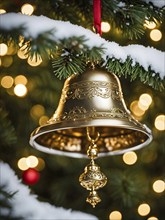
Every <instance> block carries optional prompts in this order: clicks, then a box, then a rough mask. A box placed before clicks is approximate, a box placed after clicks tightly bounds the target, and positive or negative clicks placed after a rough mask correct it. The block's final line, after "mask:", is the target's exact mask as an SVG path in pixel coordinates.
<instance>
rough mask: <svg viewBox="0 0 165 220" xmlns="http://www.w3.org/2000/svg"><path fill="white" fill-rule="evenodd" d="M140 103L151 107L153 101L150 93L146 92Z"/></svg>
mask: <svg viewBox="0 0 165 220" xmlns="http://www.w3.org/2000/svg"><path fill="white" fill-rule="evenodd" d="M139 103H140V104H141V105H143V106H145V107H149V106H150V105H151V103H152V97H151V96H150V95H149V94H147V93H144V94H142V95H141V96H140V98H139Z"/></svg>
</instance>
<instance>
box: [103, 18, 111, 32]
mask: <svg viewBox="0 0 165 220" xmlns="http://www.w3.org/2000/svg"><path fill="white" fill-rule="evenodd" d="M110 29H111V26H110V24H109V23H108V22H104V21H103V22H101V30H102V32H104V33H107V32H109V31H110Z"/></svg>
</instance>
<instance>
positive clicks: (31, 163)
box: [26, 155, 38, 168]
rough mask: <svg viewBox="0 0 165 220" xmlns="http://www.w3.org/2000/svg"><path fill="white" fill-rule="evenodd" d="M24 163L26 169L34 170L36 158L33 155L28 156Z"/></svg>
mask: <svg viewBox="0 0 165 220" xmlns="http://www.w3.org/2000/svg"><path fill="white" fill-rule="evenodd" d="M26 163H27V165H28V167H30V168H34V167H36V166H37V165H38V158H37V157H35V156H33V155H30V156H28V157H27V158H26Z"/></svg>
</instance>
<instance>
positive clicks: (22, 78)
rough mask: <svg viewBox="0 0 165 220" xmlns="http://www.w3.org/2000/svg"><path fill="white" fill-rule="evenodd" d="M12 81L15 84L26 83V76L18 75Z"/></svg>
mask: <svg viewBox="0 0 165 220" xmlns="http://www.w3.org/2000/svg"><path fill="white" fill-rule="evenodd" d="M14 82H15V85H17V84H23V85H26V84H27V78H26V77H25V76H23V75H18V76H16V77H15V79H14Z"/></svg>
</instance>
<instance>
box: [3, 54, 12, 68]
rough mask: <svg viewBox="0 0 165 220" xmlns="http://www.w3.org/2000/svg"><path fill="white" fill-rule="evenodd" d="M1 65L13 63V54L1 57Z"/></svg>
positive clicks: (5, 65)
mask: <svg viewBox="0 0 165 220" xmlns="http://www.w3.org/2000/svg"><path fill="white" fill-rule="evenodd" d="M1 62H2V63H1V65H2V66H4V67H9V66H11V65H12V63H13V57H12V56H3V57H2V59H1Z"/></svg>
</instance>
